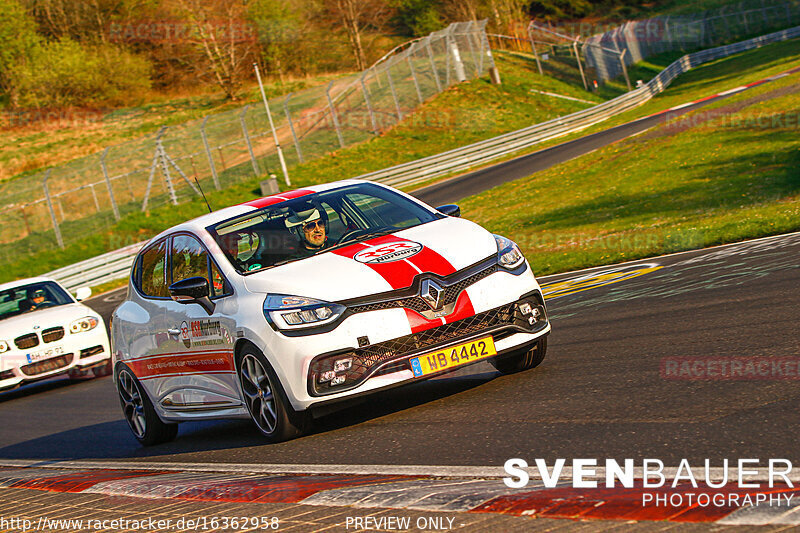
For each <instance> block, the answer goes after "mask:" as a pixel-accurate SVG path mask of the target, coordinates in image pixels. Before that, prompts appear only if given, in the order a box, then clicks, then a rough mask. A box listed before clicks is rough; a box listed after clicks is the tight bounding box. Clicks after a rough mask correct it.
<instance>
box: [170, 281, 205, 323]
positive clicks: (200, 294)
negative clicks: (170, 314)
mask: <svg viewBox="0 0 800 533" xmlns="http://www.w3.org/2000/svg"><path fill="white" fill-rule="evenodd" d="M208 293H209V292H208V280H207V279H206V278H203V277H200V276H194V277H191V278H186V279H182V280H180V281H176V282H175V283H173V284H172V285H170V286H169V294H170V297H172V299H173V300H175V301H176V302H178V303H179V304H192V303H196V304H200V306H202V308H203V309H205V311H206V313H208V314H209V315H210V314H211V313H213V312H214V302H212V301H211V300H210V299H209V298H208Z"/></svg>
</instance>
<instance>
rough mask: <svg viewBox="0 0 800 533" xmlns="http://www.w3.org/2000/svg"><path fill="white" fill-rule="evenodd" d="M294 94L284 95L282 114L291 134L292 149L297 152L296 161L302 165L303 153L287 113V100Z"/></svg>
mask: <svg viewBox="0 0 800 533" xmlns="http://www.w3.org/2000/svg"><path fill="white" fill-rule="evenodd" d="M293 94H294V93H289V94H287V95H286V98H285V99H284V100H283V113H284V114H285V115H286V120H287V121H288V122H289V131H291V132H292V139H294V149H295V151H296V152H297V159H298V161H300V162H301V163H304V162H305V161H304V160H303V152H302V150H300V141H299V140H298V139H297V134H296V133H295V131H294V123H293V122H292V115H291V114H290V113H289V99H290V98H291V97H292V95H293Z"/></svg>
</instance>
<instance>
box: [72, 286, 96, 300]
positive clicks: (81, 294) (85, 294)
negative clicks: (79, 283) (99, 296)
mask: <svg viewBox="0 0 800 533" xmlns="http://www.w3.org/2000/svg"><path fill="white" fill-rule="evenodd" d="M91 295H92V289H90V288H89V287H81V288H80V289H78V290H77V291H75V299H76V300H78V301H79V302H82V301H83V300H85V299H87V298H89V297H90V296H91Z"/></svg>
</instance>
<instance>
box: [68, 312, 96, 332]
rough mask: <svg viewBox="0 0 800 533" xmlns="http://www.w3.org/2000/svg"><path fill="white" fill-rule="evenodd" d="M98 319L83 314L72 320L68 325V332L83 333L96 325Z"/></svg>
mask: <svg viewBox="0 0 800 533" xmlns="http://www.w3.org/2000/svg"><path fill="white" fill-rule="evenodd" d="M99 323H100V321H99V320H97V319H96V318H95V317H93V316H85V317H83V318H79V319H78V320H75V321H73V322H72V323H71V324H70V325H69V332H70V333H83V332H84V331H89V330H92V329H94V328H96V327H97V324H99Z"/></svg>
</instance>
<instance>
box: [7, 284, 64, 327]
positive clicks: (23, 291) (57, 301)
mask: <svg viewBox="0 0 800 533" xmlns="http://www.w3.org/2000/svg"><path fill="white" fill-rule="evenodd" d="M73 301H74V300H73V299H72V297H71V296H70V295H68V294H67V293H65V292H64V291H63V290H62V289H61V287H59V286H58V285H56V284H55V283H53V282H51V281H43V282H39V283H30V284H28V285H20V286H19V287H14V288H12V289H6V290H4V291H2V292H0V320H3V319H6V318H11V317H13V316H17V315H21V314H23V313H30V312H32V311H37V310H40V309H47V308H48V307H55V306H57V305H67V304H71V303H73Z"/></svg>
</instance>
